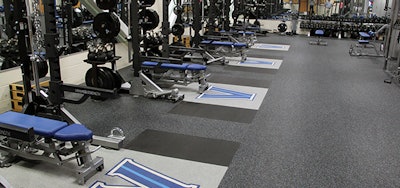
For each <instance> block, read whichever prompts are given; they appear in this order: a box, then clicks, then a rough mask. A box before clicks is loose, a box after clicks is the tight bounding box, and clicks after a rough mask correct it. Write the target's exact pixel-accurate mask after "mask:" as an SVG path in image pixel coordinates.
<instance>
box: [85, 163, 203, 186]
mask: <svg viewBox="0 0 400 188" xmlns="http://www.w3.org/2000/svg"><path fill="white" fill-rule="evenodd" d="M106 175H108V176H113V177H119V178H122V179H124V180H126V181H128V182H129V183H131V184H132V185H129V186H125V185H124V186H122V185H107V184H106V183H104V182H101V181H96V182H95V183H94V184H92V185H91V186H90V188H199V187H200V186H199V185H193V184H185V183H183V182H180V181H178V180H176V179H174V178H171V177H169V176H166V175H164V174H161V173H160V172H157V171H155V170H153V169H150V168H148V167H146V166H143V165H141V164H139V163H137V162H135V161H133V159H128V158H127V159H124V160H122V161H121V162H120V163H118V164H117V165H116V166H115V167H113V168H112V169H111V170H110V171H109V172H107V174H106Z"/></svg>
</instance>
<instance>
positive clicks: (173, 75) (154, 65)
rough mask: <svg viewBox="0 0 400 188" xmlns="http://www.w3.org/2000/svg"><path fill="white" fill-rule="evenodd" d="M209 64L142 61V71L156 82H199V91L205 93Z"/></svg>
mask: <svg viewBox="0 0 400 188" xmlns="http://www.w3.org/2000/svg"><path fill="white" fill-rule="evenodd" d="M206 70H207V66H205V65H199V64H189V63H183V64H172V63H161V62H153V61H144V62H143V63H142V72H143V73H144V74H145V75H146V76H147V77H149V78H151V79H152V80H153V81H154V82H155V83H156V84H164V85H165V84H167V83H169V84H172V85H173V84H180V85H185V86H187V85H189V84H190V83H192V82H198V83H199V84H200V86H199V90H198V92H199V93H203V92H204V91H205V90H206V89H207V88H208V83H207V81H206V78H207V77H208V76H209V75H206V72H205V71H206Z"/></svg>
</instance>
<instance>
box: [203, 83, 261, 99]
mask: <svg viewBox="0 0 400 188" xmlns="http://www.w3.org/2000/svg"><path fill="white" fill-rule="evenodd" d="M206 92H207V93H203V94H201V95H199V96H198V97H197V98H198V99H246V100H253V99H254V97H255V96H256V94H251V93H243V92H238V91H233V90H229V89H224V88H219V87H214V86H211V87H209V88H208V89H207V91H206Z"/></svg>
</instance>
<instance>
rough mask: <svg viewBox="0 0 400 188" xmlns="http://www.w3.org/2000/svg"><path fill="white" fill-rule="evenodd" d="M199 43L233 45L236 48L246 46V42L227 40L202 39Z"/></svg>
mask: <svg viewBox="0 0 400 188" xmlns="http://www.w3.org/2000/svg"><path fill="white" fill-rule="evenodd" d="M201 44H211V45H217V46H234V47H238V48H242V47H246V46H247V44H246V43H241V42H236V43H235V42H229V41H210V40H203V41H201Z"/></svg>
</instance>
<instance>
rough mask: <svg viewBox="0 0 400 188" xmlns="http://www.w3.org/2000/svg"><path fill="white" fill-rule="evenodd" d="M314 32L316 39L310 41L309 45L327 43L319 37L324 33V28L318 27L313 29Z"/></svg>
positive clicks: (323, 44) (324, 44)
mask: <svg viewBox="0 0 400 188" xmlns="http://www.w3.org/2000/svg"><path fill="white" fill-rule="evenodd" d="M314 34H315V35H316V36H317V37H318V38H317V40H316V41H310V42H309V44H311V45H322V46H326V45H328V42H326V41H323V40H322V39H321V37H323V36H324V34H325V33H324V30H322V29H318V30H316V31H315V33H314Z"/></svg>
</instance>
